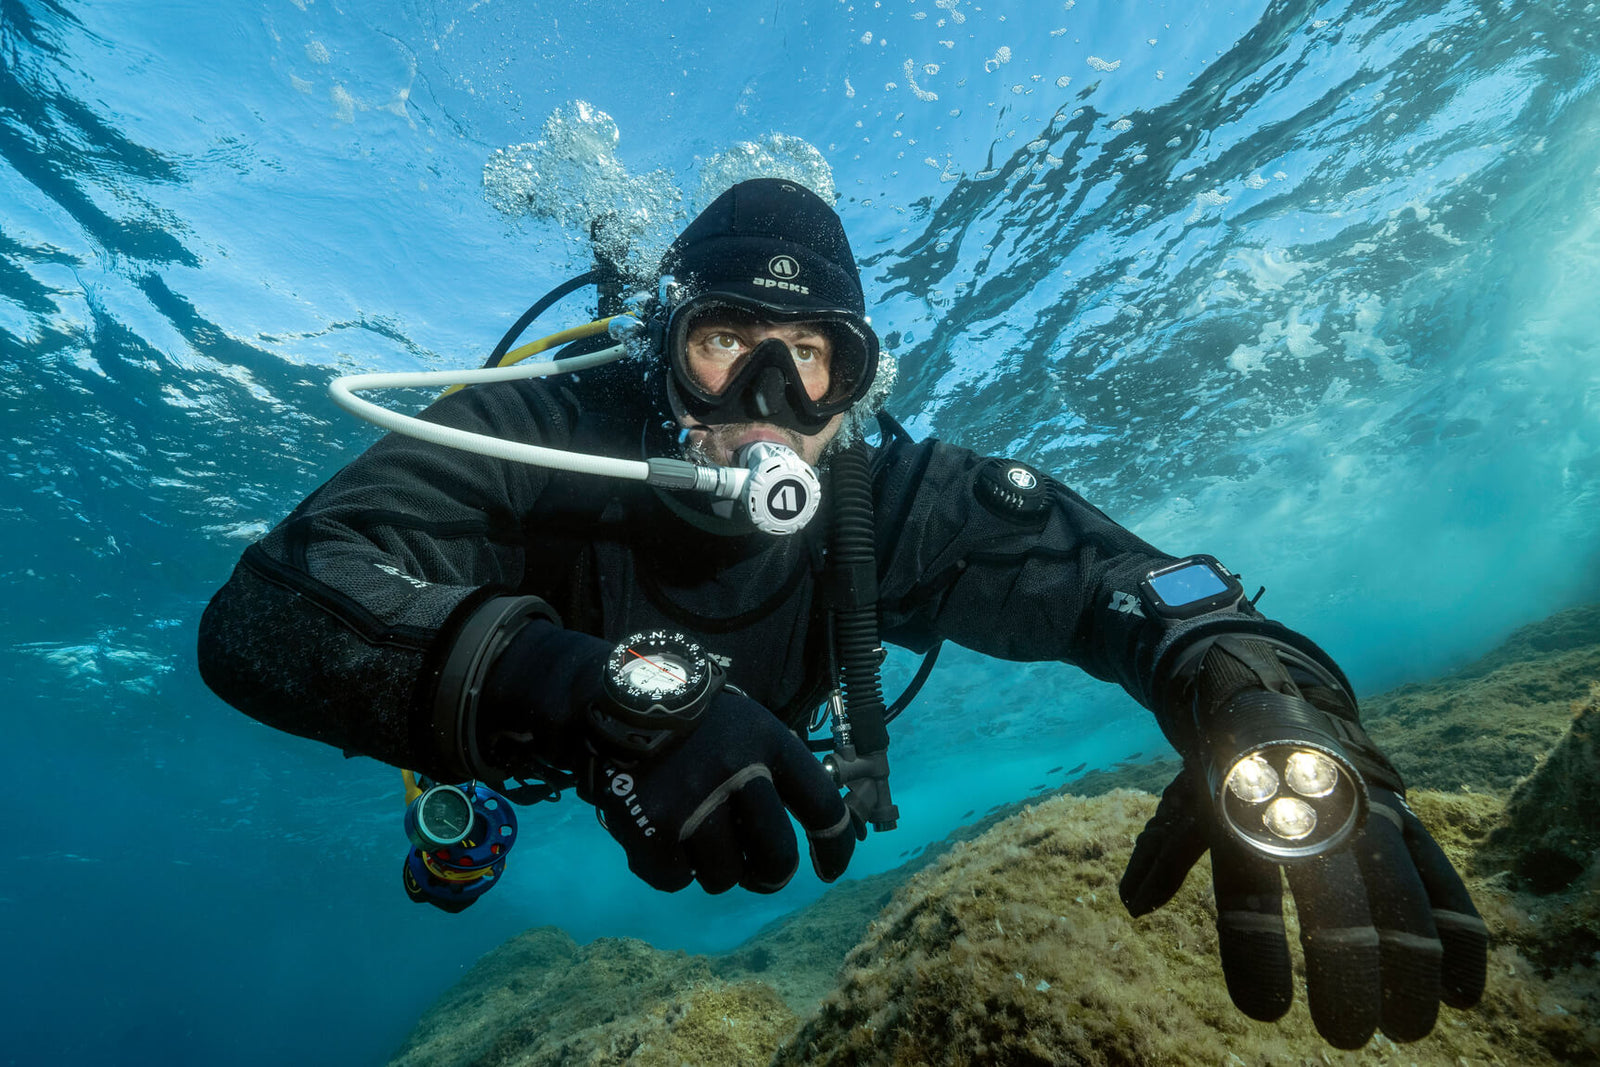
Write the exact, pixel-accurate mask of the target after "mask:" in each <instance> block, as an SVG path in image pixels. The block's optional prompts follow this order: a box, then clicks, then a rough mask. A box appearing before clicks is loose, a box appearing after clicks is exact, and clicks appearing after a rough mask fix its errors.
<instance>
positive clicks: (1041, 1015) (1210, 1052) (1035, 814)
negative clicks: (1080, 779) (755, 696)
mask: <svg viewBox="0 0 1600 1067" xmlns="http://www.w3.org/2000/svg"><path fill="white" fill-rule="evenodd" d="M1486 799H1487V798H1484V800H1485V801H1486ZM1432 801H1433V797H1432V796H1430V795H1428V794H1422V795H1420V796H1419V797H1418V807H1419V810H1420V811H1422V812H1423V813H1424V817H1425V818H1432V819H1439V818H1444V817H1449V816H1450V815H1451V813H1456V814H1460V815H1465V816H1466V817H1467V818H1468V819H1469V820H1470V821H1475V822H1476V823H1477V826H1476V829H1477V832H1480V833H1481V830H1482V822H1483V817H1484V816H1485V815H1486V811H1485V807H1484V803H1482V802H1474V801H1472V800H1470V799H1469V800H1468V802H1467V803H1466V804H1464V805H1463V804H1459V803H1457V802H1456V798H1453V797H1445V798H1442V802H1441V803H1438V804H1435V803H1433V802H1432ZM1155 803H1156V800H1155V798H1154V797H1152V796H1149V795H1147V794H1141V793H1132V792H1117V793H1111V794H1107V795H1106V796H1103V797H1097V798H1094V799H1082V798H1077V797H1058V798H1056V799H1053V800H1050V801H1048V802H1046V803H1043V804H1040V805H1038V806H1037V807H1034V808H1030V809H1028V810H1026V811H1025V812H1023V813H1022V814H1021V815H1018V816H1016V817H1014V818H1012V819H1009V820H1007V821H1006V822H1005V823H1003V824H1001V825H1000V826H998V827H996V828H995V829H993V830H992V831H990V832H989V833H987V834H985V835H984V836H983V837H982V838H979V839H978V840H976V841H972V842H968V843H965V844H962V845H958V846H957V847H955V848H954V849H952V850H951V851H950V852H949V853H948V854H947V855H946V856H945V857H944V859H943V860H941V862H939V863H938V864H936V865H935V866H934V867H932V868H930V869H928V870H925V871H923V872H922V873H921V874H919V875H917V876H916V877H915V878H914V879H912V881H911V882H910V883H908V884H907V886H906V887H905V888H904V889H903V890H901V891H900V892H899V893H897V894H896V895H895V899H894V901H893V902H892V903H891V904H890V906H889V907H888V908H887V909H885V911H884V913H883V914H882V915H881V916H880V917H879V918H878V920H877V921H875V922H874V923H873V924H872V927H871V929H870V930H869V932H868V934H867V936H866V938H865V939H864V940H863V941H862V943H861V944H860V945H859V946H858V947H857V948H856V949H855V950H854V951H853V952H852V953H851V954H850V957H849V959H848V961H847V963H846V966H845V970H844V972H843V975H842V977H841V982H840V986H839V989H838V991H837V992H836V993H834V994H833V995H832V996H831V997H829V998H828V1000H827V1001H826V1002H824V1004H823V1007H822V1010H821V1012H820V1013H818V1015H817V1016H815V1017H814V1018H812V1019H810V1020H808V1021H807V1022H806V1023H805V1025H804V1026H803V1027H802V1028H801V1030H800V1032H799V1034H797V1035H796V1036H795V1037H794V1038H793V1039H792V1040H790V1041H788V1042H787V1043H786V1044H785V1045H784V1047H783V1049H782V1050H780V1052H779V1053H778V1055H777V1056H776V1058H775V1059H774V1061H773V1062H774V1064H775V1065H785V1067H797V1065H801V1064H815V1063H826V1064H835V1065H846V1064H919V1063H930V1064H972V1065H978V1064H984V1065H988V1064H1038V1065H1047V1064H1118V1065H1121V1064H1126V1065H1130V1067H1131V1065H1143V1064H1152V1063H1246V1064H1257V1063H1260V1064H1266V1063H1332V1062H1356V1063H1391V1062H1398V1063H1408V1064H1419V1065H1420V1064H1439V1065H1447V1064H1448V1065H1456V1064H1459V1063H1462V1062H1468V1063H1485V1062H1488V1063H1516V1064H1540V1063H1560V1062H1581V1061H1582V1058H1583V1050H1584V1049H1585V1048H1586V1047H1587V1048H1589V1049H1590V1050H1591V1051H1592V1049H1593V1048H1594V1047H1595V1046H1594V1045H1592V1044H1586V1042H1592V1041H1593V1040H1595V1039H1596V1038H1600V1029H1597V1028H1596V1026H1595V1019H1594V1016H1593V1015H1592V1014H1588V1010H1587V1009H1588V1006H1592V1001H1585V1000H1584V999H1583V992H1582V990H1581V989H1580V988H1578V987H1575V986H1573V985H1572V984H1570V983H1568V984H1566V985H1551V984H1547V983H1546V982H1544V981H1543V980H1541V979H1540V978H1539V977H1537V976H1536V975H1534V974H1533V968H1532V967H1531V966H1530V964H1529V963H1528V962H1527V961H1526V960H1525V959H1524V958H1522V957H1521V956H1520V955H1519V954H1517V953H1516V952H1515V951H1514V950H1512V949H1497V950H1496V951H1495V954H1494V958H1493V961H1492V963H1491V976H1490V989H1489V991H1488V993H1487V994H1486V996H1485V999H1484V1002H1483V1003H1482V1004H1481V1005H1480V1006H1479V1008H1478V1009H1476V1010H1474V1011H1472V1012H1456V1011H1453V1010H1451V1009H1448V1008H1445V1009H1442V1010H1441V1014H1440V1020H1439V1024H1438V1026H1437V1027H1436V1028H1435V1030H1434V1032H1433V1034H1431V1035H1430V1036H1429V1037H1427V1038H1424V1039H1423V1040H1422V1041H1419V1042H1414V1043H1410V1044H1406V1045H1403V1046H1399V1045H1395V1044H1394V1043H1393V1042H1390V1041H1389V1040H1388V1039H1387V1038H1384V1037H1382V1036H1379V1037H1376V1038H1374V1039H1373V1040H1372V1042H1370V1043H1369V1044H1368V1046H1367V1047H1366V1048H1365V1049H1364V1050H1362V1051H1361V1052H1358V1053H1337V1052H1335V1051H1334V1050H1332V1049H1329V1048H1328V1046H1327V1045H1326V1044H1325V1043H1324V1042H1323V1041H1322V1040H1321V1038H1320V1037H1319V1036H1318V1035H1317V1033H1316V1031H1315V1029H1314V1027H1313V1026H1312V1024H1311V1019H1310V1015H1309V1013H1308V1012H1307V1010H1306V1008H1305V1006H1304V1004H1305V995H1304V974H1303V969H1301V967H1300V966H1299V965H1298V964H1297V978H1298V982H1299V985H1300V989H1299V990H1298V994H1297V1000H1296V1004H1295V1006H1294V1007H1293V1008H1292V1009H1291V1011H1290V1013H1289V1014H1288V1015H1287V1016H1286V1017H1285V1018H1284V1019H1282V1020H1280V1021H1279V1022H1276V1023H1261V1022H1256V1021H1253V1020H1251V1019H1248V1018H1246V1017H1245V1016H1244V1015H1242V1014H1240V1013H1239V1011H1238V1010H1237V1009H1235V1008H1234V1007H1233V1005H1232V1004H1231V1002H1230V1001H1229V999H1228V994H1227V990H1226V987H1225V986H1224V983H1223V980H1222V973H1221V966H1220V964H1219V962H1218V960H1217V956H1216V932H1215V926H1214V924H1215V921H1216V917H1215V910H1214V905H1213V902H1212V899H1211V894H1210V877H1209V872H1208V871H1207V870H1206V868H1207V867H1208V864H1207V863H1206V862H1204V861H1203V862H1202V863H1201V864H1200V865H1199V866H1198V867H1197V868H1196V870H1195V872H1193V873H1192V874H1191V875H1190V877H1189V879H1188V882H1187V883H1186V885H1185V886H1184V888H1183V890H1182V891H1181V892H1180V893H1179V894H1178V896H1177V897H1175V898H1174V899H1173V901H1172V902H1171V903H1169V904H1168V905H1167V906H1166V907H1164V908H1162V909H1160V910H1158V911H1156V912H1155V913H1153V914H1152V915H1149V916H1146V917H1145V918H1142V919H1137V920H1135V919H1130V918H1129V917H1128V915H1127V913H1126V912H1125V911H1124V910H1123V908H1122V905H1121V903H1120V902H1119V900H1118V898H1117V880H1118V878H1119V877H1120V874H1121V869H1122V864H1123V863H1124V862H1125V860H1126V857H1127V852H1128V848H1129V846H1130V845H1131V842H1132V838H1133V836H1134V835H1135V834H1136V833H1137V832H1138V830H1139V828H1140V827H1141V826H1142V825H1143V823H1144V820H1145V819H1146V818H1148V817H1149V815H1150V813H1151V812H1153V811H1154V809H1155ZM1489 803H1491V804H1492V802H1489ZM1445 836H1446V837H1451V836H1453V835H1451V834H1450V833H1448V832H1447V833H1446V834H1445ZM1476 893H1477V895H1478V896H1479V897H1480V898H1482V897H1483V896H1486V895H1488V896H1493V895H1495V894H1494V891H1492V890H1489V889H1487V888H1485V887H1484V886H1482V885H1480V886H1478V887H1477V889H1476ZM1496 900H1497V906H1498V907H1504V906H1506V905H1505V904H1504V903H1503V900H1504V894H1503V892H1502V893H1500V894H1499V896H1498V897H1497V898H1496ZM1288 926H1289V933H1290V938H1291V943H1294V942H1296V941H1297V939H1298V930H1297V928H1296V925H1295V923H1294V920H1293V917H1292V914H1291V915H1290V916H1289V922H1288ZM1592 987H1593V983H1592V981H1591V983H1590V989H1591V992H1592ZM1585 1014H1587V1015H1588V1018H1587V1021H1585V1020H1584V1015H1585ZM1590 1062H1592V1060H1591V1061H1590Z"/></svg>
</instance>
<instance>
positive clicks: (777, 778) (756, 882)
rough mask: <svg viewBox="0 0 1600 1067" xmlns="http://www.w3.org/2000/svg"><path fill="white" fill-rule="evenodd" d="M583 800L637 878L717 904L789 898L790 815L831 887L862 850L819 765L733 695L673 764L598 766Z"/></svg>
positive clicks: (792, 859) (668, 756) (714, 705)
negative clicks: (740, 898) (739, 889)
mask: <svg viewBox="0 0 1600 1067" xmlns="http://www.w3.org/2000/svg"><path fill="white" fill-rule="evenodd" d="M579 792H580V795H583V797H584V799H585V800H588V801H589V802H590V803H592V804H593V805H594V806H595V807H596V808H597V809H598V810H599V812H600V816H601V822H602V823H604V825H605V828H606V830H607V832H609V833H610V834H611V836H612V837H614V838H616V839H617V843H618V844H620V845H621V846H622V847H623V848H624V849H625V850H626V851H627V853H628V869H629V870H631V871H633V873H634V874H636V875H638V876H639V877H640V878H643V879H644V880H645V881H646V882H648V883H650V884H651V885H652V886H654V887H655V888H657V889H663V890H666V891H668V892H675V891H677V890H679V889H682V888H683V887H684V886H686V885H688V884H689V881H690V880H691V879H693V880H695V881H698V882H699V883H700V885H701V887H702V888H704V889H705V891H706V892H708V893H722V892H725V891H726V890H728V889H731V888H732V887H733V886H734V885H741V886H744V888H746V889H749V890H753V891H755V892H757V893H775V892H777V891H778V890H780V889H782V888H783V887H784V886H785V885H787V884H788V882H789V879H790V878H792V877H794V872H795V870H796V869H797V868H798V866H799V856H798V852H797V848H796V844H795V836H794V831H793V829H792V828H791V827H790V825H789V813H790V812H793V813H794V816H795V818H796V819H798V820H799V821H800V825H801V826H802V827H804V828H805V831H806V837H807V839H808V840H809V841H810V851H811V866H812V868H813V869H814V870H815V871H816V872H817V877H818V878H820V879H822V880H823V881H824V882H831V881H833V880H834V879H835V878H838V877H839V876H840V875H841V874H843V873H844V869H845V867H846V866H847V865H848V864H849V862H850V856H851V854H852V853H853V852H854V851H855V847H856V835H855V831H854V828H853V826H852V823H851V818H850V812H849V809H847V808H846V807H845V804H844V801H843V800H842V799H841V798H840V796H839V789H838V787H837V786H836V785H834V783H833V780H832V779H831V778H829V777H828V775H827V773H826V772H825V771H823V769H822V765H821V764H820V763H818V762H817V760H816V757H815V756H813V755H812V754H811V752H810V750H809V749H807V748H806V746H805V745H804V744H803V743H802V742H801V741H800V739H799V738H798V737H796V736H795V735H794V734H793V733H792V732H791V731H790V730H789V729H788V728H787V727H785V726H784V725H783V724H782V723H781V722H779V721H778V719H777V717H776V716H774V715H773V714H772V713H771V712H770V711H768V710H767V709H766V708H764V707H762V706H761V705H760V704H757V703H756V702H755V701H753V700H751V699H749V698H748V697H745V696H744V695H742V694H740V693H736V692H730V691H728V690H724V691H723V692H721V693H719V694H717V696H716V698H715V699H714V700H713V701H712V702H711V706H710V707H708V708H707V709H706V711H705V713H704V714H703V715H702V716H701V717H700V722H699V725H698V726H697V727H696V728H695V730H694V732H693V733H691V734H689V735H688V736H687V737H686V738H684V739H683V740H682V741H680V742H678V743H677V744H676V745H675V746H673V747H671V748H668V749H667V750H666V751H665V752H664V753H660V754H656V755H653V756H651V757H650V758H647V759H645V760H642V761H640V762H639V763H637V764H636V765H632V766H627V765H620V764H618V763H617V762H613V761H612V760H610V759H608V758H606V757H604V756H601V757H598V758H597V759H596V760H595V764H594V772H593V778H592V779H591V781H590V782H589V783H588V785H587V786H586V787H585V786H580V788H579Z"/></svg>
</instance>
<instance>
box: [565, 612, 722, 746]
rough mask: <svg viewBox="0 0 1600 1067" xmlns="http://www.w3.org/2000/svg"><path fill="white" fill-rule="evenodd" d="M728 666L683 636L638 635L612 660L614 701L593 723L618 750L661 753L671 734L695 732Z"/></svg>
mask: <svg viewBox="0 0 1600 1067" xmlns="http://www.w3.org/2000/svg"><path fill="white" fill-rule="evenodd" d="M722 682H723V673H722V668H721V667H719V666H718V665H717V663H716V662H715V661H714V660H713V659H712V658H711V657H710V655H709V654H707V652H706V651H705V649H703V648H701V647H700V646H699V645H697V644H695V643H694V642H693V641H691V640H689V639H688V638H687V637H685V636H684V635H683V634H680V633H675V632H673V631H671V630H653V631H650V632H649V633H641V634H634V635H633V636H632V637H629V638H628V639H627V640H625V641H623V642H622V643H621V644H619V645H618V646H617V647H616V649H615V650H614V651H613V652H612V653H611V656H610V657H609V658H608V659H607V660H606V669H605V687H606V697H607V698H608V699H607V700H606V701H605V702H604V705H603V706H599V705H597V706H596V707H595V708H593V709H592V710H591V717H590V718H591V723H592V724H593V726H594V728H595V732H596V734H597V736H599V737H600V738H601V739H602V743H603V744H604V745H606V746H608V747H609V748H611V749H612V750H613V751H616V752H619V753H627V754H629V755H632V756H637V755H638V754H640V753H642V752H648V751H655V750H656V749H657V748H659V747H660V746H662V745H664V744H666V743H667V741H668V739H669V738H668V737H667V735H677V736H682V735H683V734H685V733H687V732H688V731H689V730H692V729H693V728H694V726H695V724H696V723H697V721H698V720H699V717H700V713H701V712H703V711H704V710H705V709H706V707H707V706H708V705H709V704H710V703H711V701H712V699H713V698H714V697H715V696H716V695H717V692H718V691H719V690H720V689H721V688H722Z"/></svg>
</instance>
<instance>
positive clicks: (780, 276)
mask: <svg viewBox="0 0 1600 1067" xmlns="http://www.w3.org/2000/svg"><path fill="white" fill-rule="evenodd" d="M767 273H768V274H770V275H772V277H770V278H751V279H750V284H751V285H759V286H761V287H762V288H763V289H787V290H788V291H789V292H792V293H803V294H805V295H807V296H809V295H811V289H810V288H809V287H807V286H804V285H799V284H796V283H795V282H794V281H793V280H792V279H794V278H798V277H799V276H800V264H799V263H798V262H797V261H796V260H795V258H794V257H793V256H773V257H772V258H771V259H770V260H768V261H767Z"/></svg>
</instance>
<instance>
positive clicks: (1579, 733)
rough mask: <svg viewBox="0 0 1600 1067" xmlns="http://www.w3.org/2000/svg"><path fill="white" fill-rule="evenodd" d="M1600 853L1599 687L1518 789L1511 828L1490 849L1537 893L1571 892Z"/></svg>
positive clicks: (1576, 709) (1512, 805) (1496, 835)
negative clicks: (1573, 884)
mask: <svg viewBox="0 0 1600 1067" xmlns="http://www.w3.org/2000/svg"><path fill="white" fill-rule="evenodd" d="M1596 849H1600V685H1597V686H1595V687H1594V688H1593V689H1591V691H1590V694H1589V699H1588V700H1586V701H1584V702H1583V703H1581V704H1578V705H1577V706H1575V707H1574V709H1573V713H1572V720H1571V722H1570V724H1569V725H1568V726H1567V732H1566V733H1565V734H1564V735H1562V738H1561V740H1560V741H1559V742H1558V743H1557V744H1556V746H1555V747H1554V748H1552V749H1551V750H1550V752H1549V754H1548V755H1546V756H1545V757H1544V758H1543V759H1541V760H1540V761H1539V764H1538V766H1537V767H1535V768H1534V771H1533V773H1532V774H1530V775H1529V776H1528V777H1527V778H1526V779H1524V780H1523V781H1522V782H1521V783H1519V784H1518V785H1517V788H1516V791H1515V792H1513V793H1512V794H1511V800H1510V802H1509V803H1508V804H1507V805H1506V825H1505V826H1503V827H1501V828H1500V829H1498V830H1496V831H1495V833H1494V835H1493V836H1492V837H1491V838H1490V840H1489V843H1488V847H1487V849H1486V850H1485V851H1486V853H1488V854H1489V855H1490V856H1491V857H1505V858H1506V860H1507V861H1508V865H1509V867H1510V868H1511V871H1512V873H1513V874H1514V875H1515V876H1516V878H1517V880H1518V882H1519V883H1520V884H1521V885H1523V886H1526V887H1527V888H1529V889H1532V890H1533V891H1534V892H1536V893H1554V892H1557V891H1558V890H1562V889H1565V888H1567V887H1568V886H1569V885H1571V884H1572V883H1573V882H1575V881H1576V880H1577V879H1578V877H1579V876H1580V875H1582V874H1583V872H1584V871H1585V870H1586V869H1587V868H1588V867H1589V866H1590V865H1591V864H1592V863H1593V862H1594V859H1595V850H1596Z"/></svg>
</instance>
